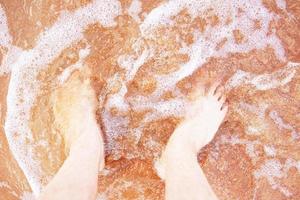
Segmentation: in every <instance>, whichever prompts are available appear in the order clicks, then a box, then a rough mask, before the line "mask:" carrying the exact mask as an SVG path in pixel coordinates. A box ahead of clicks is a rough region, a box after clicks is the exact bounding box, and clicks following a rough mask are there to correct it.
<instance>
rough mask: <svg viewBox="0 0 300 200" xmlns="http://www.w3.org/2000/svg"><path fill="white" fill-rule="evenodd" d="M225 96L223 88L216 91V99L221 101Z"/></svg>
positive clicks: (220, 87)
mask: <svg viewBox="0 0 300 200" xmlns="http://www.w3.org/2000/svg"><path fill="white" fill-rule="evenodd" d="M223 94H224V87H223V86H219V87H217V89H216V91H215V94H214V95H215V97H216V98H217V99H218V100H219V99H220V98H221V97H222V96H223Z"/></svg>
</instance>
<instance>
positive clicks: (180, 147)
mask: <svg viewBox="0 0 300 200" xmlns="http://www.w3.org/2000/svg"><path fill="white" fill-rule="evenodd" d="M223 90H224V89H223V87H221V86H220V84H219V82H217V83H214V84H213V85H212V86H211V88H210V89H209V90H208V91H207V92H204V93H203V92H202V90H201V88H200V89H199V91H197V92H196V93H195V100H194V101H193V103H192V104H191V106H190V107H189V108H188V109H187V112H186V113H187V114H186V116H185V119H184V121H183V122H182V123H181V124H180V125H179V126H178V127H177V128H176V130H175V131H174V133H173V134H172V136H171V137H170V139H169V141H168V143H167V146H166V149H165V151H164V152H163V154H162V156H161V158H160V160H159V161H158V162H157V163H156V168H157V171H158V174H159V175H160V177H161V178H164V166H165V162H166V160H167V159H169V157H173V158H175V157H176V156H177V155H178V154H193V155H197V153H198V152H199V151H200V149H201V148H202V147H204V146H205V145H206V144H208V143H209V142H210V141H211V140H212V139H213V138H214V136H215V134H216V132H217V130H218V128H219V126H220V125H221V123H222V121H223V119H224V117H225V115H226V113H227V110H228V107H227V105H226V104H225V100H226V98H225V96H224V95H223Z"/></svg>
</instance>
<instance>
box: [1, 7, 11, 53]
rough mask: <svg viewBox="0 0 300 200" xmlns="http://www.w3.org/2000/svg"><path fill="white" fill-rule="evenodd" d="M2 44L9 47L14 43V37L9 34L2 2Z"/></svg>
mask: <svg viewBox="0 0 300 200" xmlns="http://www.w3.org/2000/svg"><path fill="white" fill-rule="evenodd" d="M0 30H1V31H0V46H3V47H9V46H10V45H11V43H12V37H11V35H10V34H9V29H8V24H7V18H6V14H5V11H4V8H3V7H2V5H1V4H0Z"/></svg>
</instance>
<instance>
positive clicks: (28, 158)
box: [5, 0, 121, 194]
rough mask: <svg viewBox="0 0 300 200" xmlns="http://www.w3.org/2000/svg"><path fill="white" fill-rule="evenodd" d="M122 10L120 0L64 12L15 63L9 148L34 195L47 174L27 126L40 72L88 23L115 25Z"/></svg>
mask: <svg viewBox="0 0 300 200" xmlns="http://www.w3.org/2000/svg"><path fill="white" fill-rule="evenodd" d="M120 12H121V5H120V3H119V1H117V0H113V1H112V0H103V1H94V2H93V3H91V4H88V5H87V6H85V7H82V8H80V9H78V10H76V11H75V12H62V13H61V15H60V17H59V18H58V20H57V22H56V23H55V24H54V25H53V26H52V27H51V28H49V29H47V30H46V31H45V32H43V33H41V34H40V36H39V37H38V40H37V44H36V46H35V47H34V48H33V49H31V50H28V51H23V52H22V53H21V54H20V57H19V58H18V59H17V60H16V61H15V62H14V63H13V66H12V73H11V81H10V84H9V88H8V94H7V116H6V122H5V133H6V136H7V139H8V142H9V145H10V148H11V150H12V152H13V154H14V156H15V158H16V160H17V161H18V163H19V165H20V167H21V168H22V170H23V171H24V174H25V176H26V177H27V179H28V181H29V184H30V186H31V188H32V190H33V191H34V193H35V194H38V193H39V191H40V190H41V187H42V185H41V182H40V178H41V177H43V176H44V172H43V170H42V169H41V166H40V163H39V161H38V160H37V159H36V158H35V155H34V153H33V149H34V148H35V146H36V145H35V144H34V143H33V138H32V133H31V130H30V128H29V126H28V124H29V123H28V122H29V119H30V110H31V108H32V106H33V105H34V101H35V100H36V95H37V94H38V92H39V81H38V80H37V75H38V73H39V71H40V70H41V69H43V68H45V67H46V66H47V64H49V63H51V61H52V60H53V59H54V58H56V57H57V56H58V55H59V54H60V53H61V51H62V50H64V49H65V48H66V47H68V46H70V45H71V44H72V43H74V42H75V41H78V40H80V39H81V38H82V37H83V34H82V31H83V30H84V29H85V28H86V27H87V25H89V24H91V23H96V22H99V23H101V25H103V26H105V27H107V26H113V25H115V22H114V18H115V17H116V16H118V15H119V14H120ZM28 141H29V142H30V143H31V144H30V145H28Z"/></svg>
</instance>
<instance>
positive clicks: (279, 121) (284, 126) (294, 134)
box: [269, 110, 300, 140]
mask: <svg viewBox="0 0 300 200" xmlns="http://www.w3.org/2000/svg"><path fill="white" fill-rule="evenodd" d="M269 116H270V118H271V119H273V120H274V122H275V124H277V125H278V128H279V129H280V130H282V129H286V130H290V131H291V135H292V138H293V139H294V140H297V139H299V138H300V133H298V132H297V131H296V129H295V128H294V127H293V126H292V125H290V124H288V123H285V122H284V121H283V119H282V118H281V117H280V116H279V114H278V113H277V112H276V111H275V110H272V111H271V112H270V114H269Z"/></svg>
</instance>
